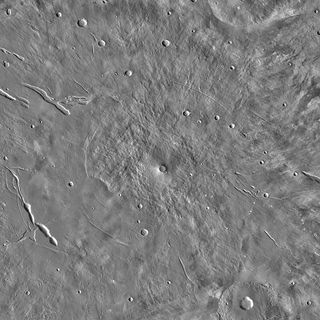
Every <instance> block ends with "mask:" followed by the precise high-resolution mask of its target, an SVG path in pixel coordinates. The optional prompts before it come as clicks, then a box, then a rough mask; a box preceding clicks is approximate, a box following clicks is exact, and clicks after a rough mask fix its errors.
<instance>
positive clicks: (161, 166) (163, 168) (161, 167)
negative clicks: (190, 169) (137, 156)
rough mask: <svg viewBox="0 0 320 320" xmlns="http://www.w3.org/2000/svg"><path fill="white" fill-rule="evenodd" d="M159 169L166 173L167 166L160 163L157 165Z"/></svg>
mask: <svg viewBox="0 0 320 320" xmlns="http://www.w3.org/2000/svg"><path fill="white" fill-rule="evenodd" d="M159 171H160V172H162V173H166V172H167V166H166V165H165V164H161V165H160V167H159Z"/></svg>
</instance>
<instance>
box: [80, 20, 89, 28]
mask: <svg viewBox="0 0 320 320" xmlns="http://www.w3.org/2000/svg"><path fill="white" fill-rule="evenodd" d="M87 25H88V21H87V19H85V18H81V19H79V20H78V26H79V27H80V28H86V27H87Z"/></svg>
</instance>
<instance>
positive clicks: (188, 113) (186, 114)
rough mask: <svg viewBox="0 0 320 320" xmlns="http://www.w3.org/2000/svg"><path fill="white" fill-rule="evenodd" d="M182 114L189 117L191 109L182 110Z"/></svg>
mask: <svg viewBox="0 0 320 320" xmlns="http://www.w3.org/2000/svg"><path fill="white" fill-rule="evenodd" d="M182 114H183V115H184V116H185V117H189V116H190V114H191V112H190V111H189V110H184V111H183V112H182Z"/></svg>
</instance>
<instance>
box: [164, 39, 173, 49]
mask: <svg viewBox="0 0 320 320" xmlns="http://www.w3.org/2000/svg"><path fill="white" fill-rule="evenodd" d="M170 44H171V43H170V41H169V40H162V45H163V46H164V47H165V48H167V47H169V46H170Z"/></svg>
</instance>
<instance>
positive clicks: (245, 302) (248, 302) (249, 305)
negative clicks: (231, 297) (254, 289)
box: [240, 296, 253, 311]
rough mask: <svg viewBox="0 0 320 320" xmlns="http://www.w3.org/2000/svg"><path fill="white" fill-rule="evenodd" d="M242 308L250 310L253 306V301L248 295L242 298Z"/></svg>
mask: <svg viewBox="0 0 320 320" xmlns="http://www.w3.org/2000/svg"><path fill="white" fill-rule="evenodd" d="M240 308H241V309H242V310H246V311H248V310H250V309H252V308H253V301H252V299H251V298H250V297H248V296H246V297H244V298H243V299H241V300H240Z"/></svg>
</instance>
